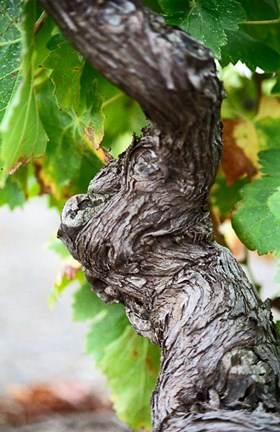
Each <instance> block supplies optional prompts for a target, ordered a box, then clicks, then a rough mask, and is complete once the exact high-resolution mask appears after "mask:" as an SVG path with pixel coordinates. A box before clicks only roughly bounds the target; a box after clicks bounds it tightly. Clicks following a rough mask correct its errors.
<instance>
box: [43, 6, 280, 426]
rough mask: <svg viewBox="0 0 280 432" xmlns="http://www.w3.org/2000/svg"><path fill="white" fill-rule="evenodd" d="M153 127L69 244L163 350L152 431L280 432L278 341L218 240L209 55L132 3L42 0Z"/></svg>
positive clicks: (73, 203) (70, 214)
mask: <svg viewBox="0 0 280 432" xmlns="http://www.w3.org/2000/svg"><path fill="white" fill-rule="evenodd" d="M41 3H42V4H43V5H44V6H45V7H46V9H47V10H48V11H49V13H50V14H51V15H52V16H53V17H54V19H55V20H56V21H57V23H58V24H59V26H60V27H61V28H62V30H63V31H64V32H65V33H66V35H67V36H68V37H69V38H70V39H71V41H72V42H73V43H74V45H75V46H76V47H77V48H78V49H79V50H80V52H81V53H82V54H83V55H84V56H85V57H86V58H87V59H88V60H89V61H91V62H92V63H93V64H94V66H95V67H96V68H97V69H99V70H100V71H101V72H102V73H103V74H104V75H105V76H106V77H107V78H108V79H110V80H111V81H113V82H114V83H115V84H117V85H119V86H120V87H121V88H122V89H123V90H125V91H126V92H127V93H128V94H129V95H131V96H132V97H134V98H135V99H136V100H138V102H139V103H140V105H141V106H142V108H143V110H144V112H145V113H146V115H147V117H148V118H149V119H150V120H151V125H150V126H149V127H147V128H145V129H144V130H143V134H142V136H141V137H140V138H134V140H133V143H132V144H131V146H130V148H129V149H128V150H127V151H126V152H125V153H124V154H122V155H121V156H120V157H119V159H118V160H116V161H113V162H111V163H110V164H109V165H108V166H107V167H106V168H104V169H103V170H102V171H101V172H100V173H99V174H98V175H97V176H96V177H95V178H94V179H93V180H92V182H91V183H90V185H89V189H88V192H87V194H84V195H79V196H75V197H73V198H71V199H70V200H69V201H68V202H67V203H66V205H65V207H64V210H63V214H62V223H61V227H60V230H59V236H60V238H61V239H62V240H63V241H64V243H65V244H66V246H67V247H68V249H69V250H70V252H71V253H72V255H73V256H74V257H75V258H76V259H78V260H79V261H80V262H81V263H82V265H83V268H84V271H85V274H86V276H87V278H88V280H89V282H90V283H91V285H92V287H93V289H94V291H95V292H96V293H97V294H98V295H99V296H100V298H101V299H102V300H104V301H105V302H122V303H123V304H124V306H125V309H126V312H127V316H128V318H129V320H130V321H131V323H132V325H133V327H134V328H135V330H136V331H137V333H139V334H141V335H143V336H146V337H148V338H150V340H151V341H152V342H154V343H156V344H158V345H159V346H160V347H161V349H162V358H161V372H160V375H159V378H158V382H157V387H156V389H155V391H154V394H153V397H152V411H153V431H157V432H159V431H170V432H171V431H172V432H179V431H192V432H198V431H216V432H218V431H235V432H243V431H244V432H245V431H252V430H263V431H279V430H280V417H279V416H278V414H277V413H279V412H280V403H279V402H280V388H279V376H280V361H279V352H278V346H279V339H278V336H277V333H276V330H275V327H274V324H273V321H272V317H271V312H270V307H269V304H267V303H263V302H262V301H261V300H260V299H259V298H258V297H257V295H256V293H255V291H254V288H253V286H252V285H251V284H250V283H249V281H248V279H247V278H246V275H245V274H244V272H243V270H242V269H241V267H240V266H239V265H238V263H237V262H236V261H235V260H234V258H233V257H232V255H231V254H230V252H229V251H228V250H227V249H225V248H223V247H222V246H219V245H218V244H217V243H216V242H215V240H214V238H213V234H212V227H211V221H210V216H209V206H208V199H209V191H210V188H211V186H212V185H213V182H214V180H215V175H216V172H217V169H218V166H219V164H220V158H221V152H222V141H221V127H220V106H221V102H222V98H223V89H222V85H221V83H220V82H219V80H218V78H217V74H216V68H215V63H214V59H213V56H212V54H211V52H210V51H209V50H208V49H207V48H206V47H204V46H203V45H202V44H201V43H199V42H197V41H195V40H194V39H193V38H192V37H191V36H189V35H188V34H186V33H184V32H183V31H181V30H180V29H178V28H172V27H169V26H168V25H167V24H166V23H165V22H164V20H163V18H162V17H160V16H158V15H156V14H155V13H153V12H151V11H149V10H147V9H145V8H144V7H143V6H142V4H141V3H140V2H138V1H133V0H99V1H98V0H96V1H94V0H87V1H86V0H83V1H79V0H68V1H66V0H62V1H60V2H57V1H55V0H41Z"/></svg>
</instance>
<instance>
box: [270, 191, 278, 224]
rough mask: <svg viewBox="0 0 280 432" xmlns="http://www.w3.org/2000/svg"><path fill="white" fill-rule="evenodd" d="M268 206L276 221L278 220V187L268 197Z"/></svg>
mask: <svg viewBox="0 0 280 432" xmlns="http://www.w3.org/2000/svg"><path fill="white" fill-rule="evenodd" d="M268 207H269V209H270V211H271V213H272V214H273V216H274V217H275V219H276V220H277V222H280V188H279V189H278V190H277V191H276V192H274V194H272V195H271V196H270V197H269V198H268Z"/></svg>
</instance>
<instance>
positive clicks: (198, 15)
mask: <svg viewBox="0 0 280 432" xmlns="http://www.w3.org/2000/svg"><path fill="white" fill-rule="evenodd" d="M159 3H160V5H161V6H162V8H163V10H164V11H165V13H166V15H167V19H168V21H169V22H170V23H171V24H176V25H179V26H180V27H181V28H182V29H183V30H185V31H186V32H188V33H190V34H191V35H192V36H193V37H194V38H196V39H198V40H200V41H201V42H203V43H204V44H205V45H206V46H208V47H209V48H210V49H211V50H212V51H213V52H214V54H215V56H216V57H217V58H218V59H220V58H221V47H222V46H224V45H226V44H227V34H226V30H233V31H234V30H235V31H236V30H238V26H239V24H240V23H241V22H242V21H244V20H245V19H246V14H245V11H244V9H243V8H242V6H241V4H240V3H239V2H237V1H235V0H233V1H228V0H219V1H216V0H160V1H159Z"/></svg>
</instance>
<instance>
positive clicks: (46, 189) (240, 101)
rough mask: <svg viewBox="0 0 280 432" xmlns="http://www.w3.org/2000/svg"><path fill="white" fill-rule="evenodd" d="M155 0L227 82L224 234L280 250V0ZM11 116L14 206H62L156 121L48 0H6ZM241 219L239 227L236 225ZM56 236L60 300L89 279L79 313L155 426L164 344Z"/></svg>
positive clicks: (3, 47)
mask: <svg viewBox="0 0 280 432" xmlns="http://www.w3.org/2000/svg"><path fill="white" fill-rule="evenodd" d="M144 3H145V5H146V6H148V7H150V8H152V9H154V10H155V11H157V12H159V13H161V14H162V15H163V16H164V17H165V18H166V20H167V21H168V22H169V23H170V24H172V25H176V26H180V27H181V28H182V29H183V30H185V31H187V32H189V33H191V34H192V35H193V36H194V37H195V38H197V39H199V40H200V41H202V42H203V43H205V44H206V45H207V46H208V47H209V48H211V49H212V51H213V53H214V55H215V58H216V61H217V68H218V70H219V74H220V78H221V79H222V80H223V82H224V87H225V91H226V98H225V100H224V103H223V107H222V120H223V130H224V153H223V160H222V164H221V168H220V170H219V172H218V175H217V179H216V183H215V185H214V187H213V189H212V193H211V197H210V203H211V212H212V218H213V225H214V230H215V232H216V236H217V239H218V241H219V242H220V243H221V244H223V245H226V246H228V247H231V248H232V249H233V252H235V249H236V244H238V241H239V240H238V238H239V239H240V240H241V242H243V245H242V246H240V245H241V243H240V245H239V257H241V260H243V263H246V259H247V258H246V257H247V249H246V247H247V248H248V249H250V250H256V251H257V252H258V253H259V254H267V253H272V254H274V255H275V256H276V257H279V256H280V169H279V167H280V6H279V0H232V1H230V2H229V1H228V0H158V1H157V0H146V1H144ZM0 121H1V126H0V134H1V138H0V186H1V190H0V206H3V205H7V206H9V208H10V209H11V210H13V209H14V208H16V207H18V206H23V205H24V203H25V202H26V201H27V200H29V199H31V198H32V197H35V196H38V195H47V196H48V200H49V206H50V207H55V208H57V210H58V212H60V211H61V209H62V207H63V205H64V203H65V201H66V200H67V198H68V197H70V196H71V195H73V194H76V193H84V192H86V190H87V186H88V183H89V181H90V180H91V179H92V177H93V176H94V175H95V174H96V173H97V172H98V170H99V169H100V168H101V167H102V166H104V164H107V163H108V162H109V161H110V160H111V159H112V158H115V157H117V156H118V154H120V153H121V152H122V151H124V150H125V149H126V148H127V147H128V145H129V144H130V142H131V139H132V135H133V133H135V134H136V135H139V134H140V133H141V129H142V128H143V127H144V126H145V125H146V124H148V121H147V119H146V118H145V116H144V114H143V112H142V111H141V109H140V107H139V105H138V104H137V102H136V101H135V100H133V99H131V98H129V97H128V96H126V95H125V94H124V93H123V92H122V91H120V90H119V89H118V88H116V87H115V86H114V85H112V84H111V83H110V82H108V81H107V80H106V79H105V78H104V77H103V76H102V75H100V73H99V72H97V71H96V70H95V69H94V68H93V67H92V66H91V65H90V64H89V63H88V62H86V61H85V60H84V59H83V57H81V55H80V54H79V53H77V52H76V50H75V49H74V48H73V47H72V45H71V44H70V43H69V42H68V40H66V39H65V37H64V36H63V35H62V34H61V33H60V31H59V29H58V28H57V26H56V25H55V24H54V22H53V21H52V20H51V19H50V18H49V17H48V16H47V15H46V13H45V12H44V11H43V10H42V8H41V7H40V5H39V4H38V2H37V1H36V0H27V1H26V2H23V1H22V0H0ZM230 221H231V222H232V226H233V228H234V230H235V233H236V234H233V232H232V231H231V230H230V229H229V231H228V230H225V229H224V227H225V226H226V227H229V226H230V225H229V224H228V222H230ZM236 235H237V236H238V237H237V236H236ZM233 236H234V241H233V240H232V238H233ZM49 247H50V248H51V249H52V250H54V252H56V253H58V254H59V255H60V256H61V258H62V261H63V265H62V271H61V274H60V275H58V278H57V280H56V281H55V284H54V287H53V290H52V292H51V295H50V306H52V305H53V304H54V303H55V302H56V300H57V297H58V296H59V295H60V294H61V293H62V292H63V290H64V289H65V288H67V287H68V286H69V285H71V283H72V282H73V281H78V282H79V285H80V289H79V290H78V292H77V293H76V294H75V296H74V301H73V317H74V320H78V321H80V320H87V321H88V322H89V327H90V330H89V334H88V336H87V342H86V346H87V348H86V349H87V352H88V353H89V354H92V355H93V356H94V357H95V361H96V364H97V366H98V367H100V368H101V369H102V370H103V371H104V372H105V373H106V374H107V375H108V377H109V385H110V386H111V387H112V398H113V400H114V401H115V407H116V410H117V412H118V414H119V416H120V418H121V419H123V420H124V421H126V422H128V423H129V424H130V425H131V426H133V427H134V428H140V427H146V428H149V425H150V409H149V398H150V394H151V391H152V389H153V388H154V386H155V381H156V376H157V374H158V370H159V350H158V348H157V347H155V346H153V345H151V344H150V342H148V341H147V340H146V339H143V338H140V337H139V336H137V335H135V333H134V332H133V331H132V329H131V327H130V325H129V323H128V321H127V318H126V316H125V314H124V311H123V309H122V307H121V306H120V305H115V306H111V307H109V306H106V305H104V304H103V303H102V302H101V301H100V300H99V299H98V298H97V297H96V296H95V295H94V294H92V293H91V291H90V288H89V286H88V284H87V283H86V281H85V278H84V276H83V273H82V271H81V269H80V265H79V264H78V263H77V262H75V261H74V260H73V259H72V258H70V256H69V255H68V252H67V251H66V249H65V248H64V246H63V245H62V244H61V243H59V242H58V240H56V239H55V238H51V239H50V241H49ZM234 248H235V249H234ZM240 248H241V249H242V253H241V255H240ZM277 277H278V279H280V275H278V276H277ZM258 288H259V289H260V287H258ZM273 302H274V303H273V304H274V306H276V307H277V305H278V306H279V299H277V298H275V299H273ZM110 323H111V324H110ZM128 371H129V372H128ZM124 372H125V374H124ZM132 378H133V379H132ZM128 401H129V403H128Z"/></svg>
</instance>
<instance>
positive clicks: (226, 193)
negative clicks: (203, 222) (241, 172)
mask: <svg viewBox="0 0 280 432" xmlns="http://www.w3.org/2000/svg"><path fill="white" fill-rule="evenodd" d="M246 183H248V180H247V179H245V178H242V179H239V180H236V181H235V182H234V183H233V185H232V186H228V185H227V181H226V178H225V177H222V176H219V177H217V180H216V182H215V186H214V187H213V189H212V192H211V196H212V198H213V201H214V205H215V206H217V207H218V209H219V213H220V215H222V216H226V215H228V214H229V213H230V212H231V211H232V210H233V208H234V207H235V205H236V204H237V202H238V201H240V199H241V195H240V190H241V189H242V187H244V186H245V184H246Z"/></svg>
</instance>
